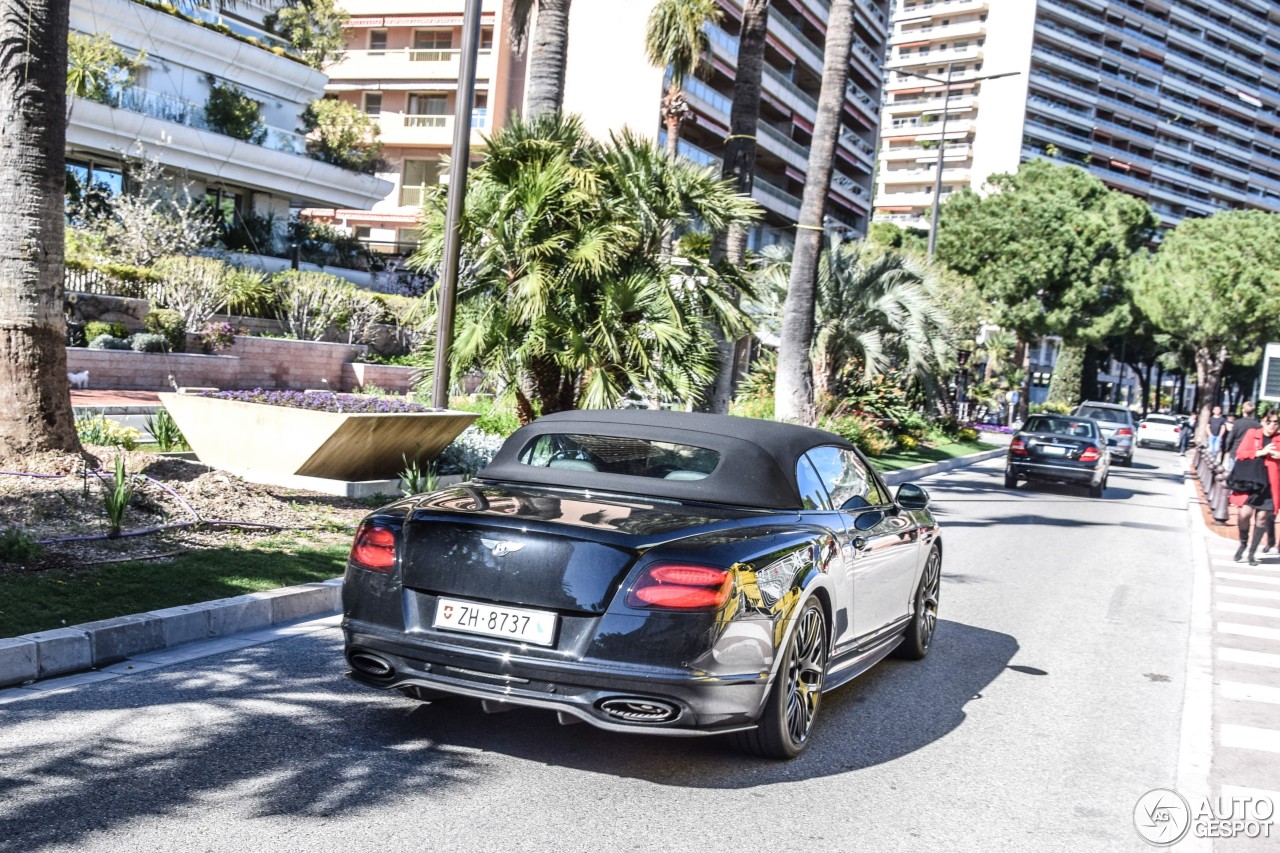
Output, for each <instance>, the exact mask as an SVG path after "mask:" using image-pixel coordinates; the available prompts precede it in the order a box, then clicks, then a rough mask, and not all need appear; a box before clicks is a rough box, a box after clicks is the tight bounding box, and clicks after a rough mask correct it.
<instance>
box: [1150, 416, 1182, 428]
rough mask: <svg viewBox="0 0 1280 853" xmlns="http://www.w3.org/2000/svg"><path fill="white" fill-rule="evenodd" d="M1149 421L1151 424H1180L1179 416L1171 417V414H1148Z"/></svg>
mask: <svg viewBox="0 0 1280 853" xmlns="http://www.w3.org/2000/svg"><path fill="white" fill-rule="evenodd" d="M1147 423H1149V424H1169V425H1170V426H1176V425H1177V424H1178V419H1177V418H1175V417H1171V416H1169V415H1148V416H1147Z"/></svg>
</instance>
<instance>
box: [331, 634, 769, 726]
mask: <svg viewBox="0 0 1280 853" xmlns="http://www.w3.org/2000/svg"><path fill="white" fill-rule="evenodd" d="M343 633H344V635H345V639H346V643H345V646H346V648H345V653H346V659H347V663H348V665H349V666H350V667H351V671H350V673H349V674H350V676H351V678H353V679H354V680H356V681H358V682H360V683H362V684H366V685H368V686H370V687H377V688H380V689H383V690H392V689H397V688H403V687H423V688H427V689H429V690H435V691H439V692H442V693H449V694H453V695H456V696H467V697H471V698H474V699H480V700H484V701H488V702H499V703H503V704H507V705H515V706H524V707H530V708H542V709H545V710H550V711H556V712H557V713H560V714H562V715H567V716H568V717H571V718H574V719H575V720H580V721H582V722H585V723H590V724H591V725H593V726H595V727H596V728H600V729H605V730H607V731H615V732H627V733H631V734H659V735H668V736H686V737H688V736H698V735H714V734H723V733H725V732H733V731H742V730H745V729H750V728H753V727H754V726H755V722H756V719H757V717H758V716H759V714H760V711H761V709H762V708H763V706H764V701H765V696H766V694H767V691H768V687H769V673H768V672H767V671H756V672H747V673H742V674H740V675H719V676H709V675H704V674H696V673H693V672H687V671H681V670H670V669H658V668H653V667H642V666H635V665H605V664H598V665H595V666H593V665H590V664H582V663H577V662H574V663H568V662H557V661H548V660H546V659H543V658H537V659H534V658H522V657H520V656H518V655H512V654H502V655H498V654H493V653H490V652H480V651H476V650H470V649H459V648H458V647H456V646H448V647H446V646H442V645H439V644H437V643H433V642H430V641H419V640H418V639H417V638H408V637H405V636H404V635H403V634H397V633H395V632H391V631H386V630H385V629H380V628H378V627H377V626H372V625H366V624H359V623H353V622H352V621H351V620H347V621H346V622H344V624H343ZM375 660H376V661H381V662H383V663H385V665H386V667H387V668H388V671H387V672H386V673H382V674H379V673H374V672H371V671H370V669H371V667H370V666H369V664H370V663H371V662H373V661H375ZM628 699H630V700H635V701H636V702H638V703H641V704H646V703H647V704H649V705H652V706H653V707H654V708H655V709H657V712H655V716H658V715H661V713H665V712H663V711H662V709H668V710H669V714H668V715H666V716H665V717H664V718H662V719H639V720H637V719H629V718H627V716H626V713H625V712H623V716H619V710H618V706H619V704H620V703H619V702H617V701H616V700H628ZM606 704H612V706H613V707H614V708H615V710H614V712H613V713H611V712H610V711H609V710H606V708H605V707H604V706H605V705H606ZM621 704H625V702H623V703H621ZM563 719H564V718H563V717H562V720H563Z"/></svg>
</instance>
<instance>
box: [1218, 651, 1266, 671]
mask: <svg viewBox="0 0 1280 853" xmlns="http://www.w3.org/2000/svg"><path fill="white" fill-rule="evenodd" d="M1218 660H1220V661H1222V662H1223V663H1243V664H1247V665H1249V666H1268V667H1273V668H1276V669H1280V655H1273V654H1269V653H1268V652H1251V651H1249V650H1247V649H1231V648H1222V647H1219V648H1218Z"/></svg>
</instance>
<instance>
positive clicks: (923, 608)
mask: <svg viewBox="0 0 1280 853" xmlns="http://www.w3.org/2000/svg"><path fill="white" fill-rule="evenodd" d="M941 592H942V552H940V551H939V550H938V549H937V548H934V549H933V550H932V551H930V552H929V559H927V560H925V563H924V571H923V572H921V573H920V584H919V586H917V587H916V601H915V612H914V613H912V614H911V621H910V622H909V623H907V630H906V631H905V632H903V636H902V643H901V645H899V646H898V648H896V649H894V653H895V654H897V656H898V657H901V658H906V659H907V660H920V659H922V658H923V657H924V656H925V655H927V654H929V645H930V644H931V643H932V642H933V633H934V631H935V630H937V627H938V598H939V596H940V594H941Z"/></svg>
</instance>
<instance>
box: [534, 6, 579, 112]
mask: <svg viewBox="0 0 1280 853" xmlns="http://www.w3.org/2000/svg"><path fill="white" fill-rule="evenodd" d="M571 2H572V0H538V13H537V20H536V21H535V23H534V27H533V47H532V49H531V51H530V54H529V74H528V86H529V89H528V96H527V98H526V104H527V107H526V109H527V111H528V115H529V117H530V118H536V117H537V116H540V115H542V114H543V113H558V112H560V109H561V107H563V106H564V66H565V57H566V55H567V54H568V52H569V4H570V3H571Z"/></svg>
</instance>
